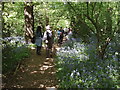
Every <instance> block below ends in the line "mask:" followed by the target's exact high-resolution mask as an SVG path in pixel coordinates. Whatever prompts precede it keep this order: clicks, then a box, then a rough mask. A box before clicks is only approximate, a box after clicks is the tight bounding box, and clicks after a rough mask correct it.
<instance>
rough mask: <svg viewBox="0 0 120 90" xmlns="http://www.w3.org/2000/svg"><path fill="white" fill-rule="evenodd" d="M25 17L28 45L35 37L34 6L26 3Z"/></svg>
mask: <svg viewBox="0 0 120 90" xmlns="http://www.w3.org/2000/svg"><path fill="white" fill-rule="evenodd" d="M28 4H29V5H28ZM24 15H25V40H26V43H28V40H29V39H32V38H33V36H34V16H33V5H31V3H25V7H24Z"/></svg>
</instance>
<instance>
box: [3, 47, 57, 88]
mask: <svg viewBox="0 0 120 90" xmlns="http://www.w3.org/2000/svg"><path fill="white" fill-rule="evenodd" d="M56 48H57V46H55V45H54V53H53V55H55V52H56ZM41 51H42V53H41V55H36V53H35V49H31V55H30V57H29V58H27V59H25V60H23V61H22V64H21V66H20V69H19V70H18V71H17V72H16V74H15V75H14V76H12V77H11V78H10V79H9V81H8V82H7V84H6V85H5V88H11V87H15V88H57V87H58V85H57V79H56V76H55V73H56V70H55V67H54V66H55V64H54V59H53V58H49V59H46V51H45V49H44V48H42V50H41Z"/></svg>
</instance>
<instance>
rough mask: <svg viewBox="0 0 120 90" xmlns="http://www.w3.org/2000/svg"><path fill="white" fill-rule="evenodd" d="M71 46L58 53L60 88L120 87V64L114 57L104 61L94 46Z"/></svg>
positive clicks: (75, 43)
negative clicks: (119, 68)
mask: <svg viewBox="0 0 120 90" xmlns="http://www.w3.org/2000/svg"><path fill="white" fill-rule="evenodd" d="M71 44H72V45H71ZM71 44H69V43H68V44H66V45H65V46H64V47H62V48H61V49H60V50H59V51H58V52H57V56H56V69H57V78H58V80H59V86H60V88H66V89H68V88H118V87H119V84H118V81H119V79H118V77H119V70H118V66H119V64H118V62H117V61H116V60H114V59H113V58H112V57H110V58H106V59H104V60H101V59H100V58H98V56H96V54H95V53H96V51H95V46H94V44H84V43H80V42H73V43H71ZM112 56H114V55H113V54H112ZM116 59H117V58H116Z"/></svg>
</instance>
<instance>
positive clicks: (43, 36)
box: [35, 25, 72, 58]
mask: <svg viewBox="0 0 120 90" xmlns="http://www.w3.org/2000/svg"><path fill="white" fill-rule="evenodd" d="M71 36H72V29H71V28H64V29H63V28H62V27H60V29H58V30H57V31H56V30H54V31H53V30H52V29H51V27H50V25H48V26H46V31H45V32H44V33H42V27H41V26H38V27H37V30H36V34H35V44H36V54H37V55H41V48H42V42H44V43H45V45H46V58H51V57H52V46H53V43H54V39H55V38H54V37H57V40H58V44H62V43H63V38H64V37H66V39H67V40H69V38H70V37H71Z"/></svg>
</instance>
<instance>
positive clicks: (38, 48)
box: [35, 26, 43, 55]
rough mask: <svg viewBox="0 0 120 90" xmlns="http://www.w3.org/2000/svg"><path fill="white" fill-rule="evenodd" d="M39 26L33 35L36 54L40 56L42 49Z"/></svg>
mask: <svg viewBox="0 0 120 90" xmlns="http://www.w3.org/2000/svg"><path fill="white" fill-rule="evenodd" d="M41 29H42V28H41V26H38V27H37V30H36V35H35V44H36V46H37V47H36V54H37V55H40V54H41V47H42V37H43V35H42V31H41Z"/></svg>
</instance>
